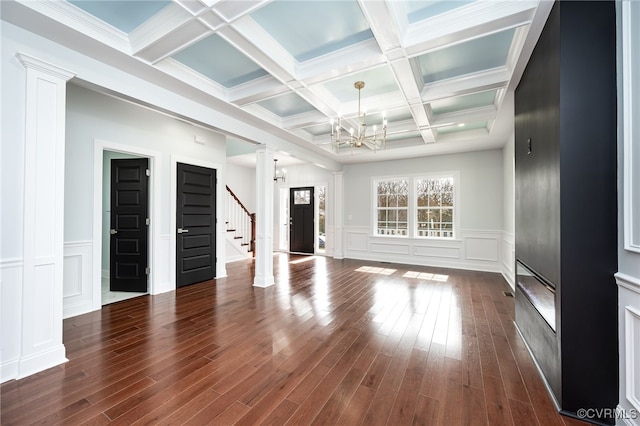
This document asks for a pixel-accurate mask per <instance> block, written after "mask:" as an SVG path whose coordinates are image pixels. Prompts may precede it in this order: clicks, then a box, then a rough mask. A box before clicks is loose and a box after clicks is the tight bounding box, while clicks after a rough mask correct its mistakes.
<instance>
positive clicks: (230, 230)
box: [227, 229, 236, 232]
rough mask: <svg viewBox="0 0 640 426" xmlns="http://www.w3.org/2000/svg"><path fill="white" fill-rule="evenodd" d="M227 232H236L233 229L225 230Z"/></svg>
mask: <svg viewBox="0 0 640 426" xmlns="http://www.w3.org/2000/svg"><path fill="white" fill-rule="evenodd" d="M227 232H236V230H235V229H227Z"/></svg>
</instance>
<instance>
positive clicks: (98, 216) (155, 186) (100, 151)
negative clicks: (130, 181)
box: [92, 139, 165, 310]
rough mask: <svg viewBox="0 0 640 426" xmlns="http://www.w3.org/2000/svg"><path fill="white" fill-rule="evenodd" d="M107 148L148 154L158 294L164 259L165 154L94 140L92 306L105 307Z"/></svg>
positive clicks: (152, 288)
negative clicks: (162, 179) (161, 221)
mask: <svg viewBox="0 0 640 426" xmlns="http://www.w3.org/2000/svg"><path fill="white" fill-rule="evenodd" d="M104 151H115V152H122V153H125V154H133V155H137V156H141V157H146V158H149V170H150V171H151V179H150V182H149V214H150V216H151V224H150V225H149V267H150V268H151V273H150V274H149V293H150V294H157V292H158V288H157V287H159V286H158V285H156V281H157V279H156V277H157V275H158V273H157V269H159V268H161V265H165V263H164V262H163V261H162V260H161V259H160V258H159V251H160V250H158V244H159V241H160V227H159V226H158V222H159V218H160V217H161V210H160V198H161V193H162V186H161V184H160V177H161V174H160V164H162V154H161V153H160V152H158V151H155V150H150V149H146V148H139V147H136V146H131V145H125V144H120V143H117V142H111V141H105V140H101V139H95V140H94V149H93V248H94V250H93V266H92V272H93V273H92V277H93V279H92V283H93V284H92V287H93V301H92V308H93V309H92V310H98V309H101V308H102V275H103V272H102V229H103V228H102V220H103V218H102V210H103V206H102V187H103V184H104V183H103V182H102V178H103V170H102V169H103V156H104Z"/></svg>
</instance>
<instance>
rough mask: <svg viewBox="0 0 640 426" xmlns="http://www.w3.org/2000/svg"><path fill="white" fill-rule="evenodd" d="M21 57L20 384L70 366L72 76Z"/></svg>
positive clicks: (33, 59)
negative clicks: (65, 320)
mask: <svg viewBox="0 0 640 426" xmlns="http://www.w3.org/2000/svg"><path fill="white" fill-rule="evenodd" d="M17 56H18V59H19V60H20V62H22V64H23V65H24V67H25V69H26V97H25V105H26V110H25V120H24V126H25V141H24V146H25V153H24V157H25V158H24V173H25V175H24V229H23V232H24V234H23V235H24V242H23V256H24V258H23V260H24V275H23V281H22V324H21V339H22V344H21V354H20V362H19V365H18V378H21V377H25V376H28V375H30V374H33V373H36V372H38V371H42V370H44V369H46V368H49V367H53V366H55V365H58V364H61V363H63V362H66V361H67V359H66V357H65V348H64V345H63V344H62V292H63V281H62V268H63V244H64V235H63V226H64V144H65V112H66V109H65V108H66V82H67V81H68V80H69V79H70V78H72V77H73V75H74V74H73V73H71V72H69V71H66V70H64V69H61V68H59V67H57V66H55V65H51V64H48V63H46V62H43V61H41V60H39V59H36V58H33V57H30V56H28V55H25V54H22V53H18V55H17Z"/></svg>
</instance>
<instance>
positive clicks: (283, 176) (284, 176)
mask: <svg viewBox="0 0 640 426" xmlns="http://www.w3.org/2000/svg"><path fill="white" fill-rule="evenodd" d="M277 167H278V159H277V158H274V159H273V181H274V182H276V181H278V180H281V181H282V183H284V182H285V181H286V180H287V171H286V170H285V169H282V174H281V175H279V176H278V168H277Z"/></svg>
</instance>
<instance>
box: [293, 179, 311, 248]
mask: <svg viewBox="0 0 640 426" xmlns="http://www.w3.org/2000/svg"><path fill="white" fill-rule="evenodd" d="M313 206H314V203H313V187H305V188H291V189H290V194H289V214H290V218H289V251H292V252H296V253H313V247H314V245H313V236H314V229H313V214H314V208H313Z"/></svg>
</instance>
